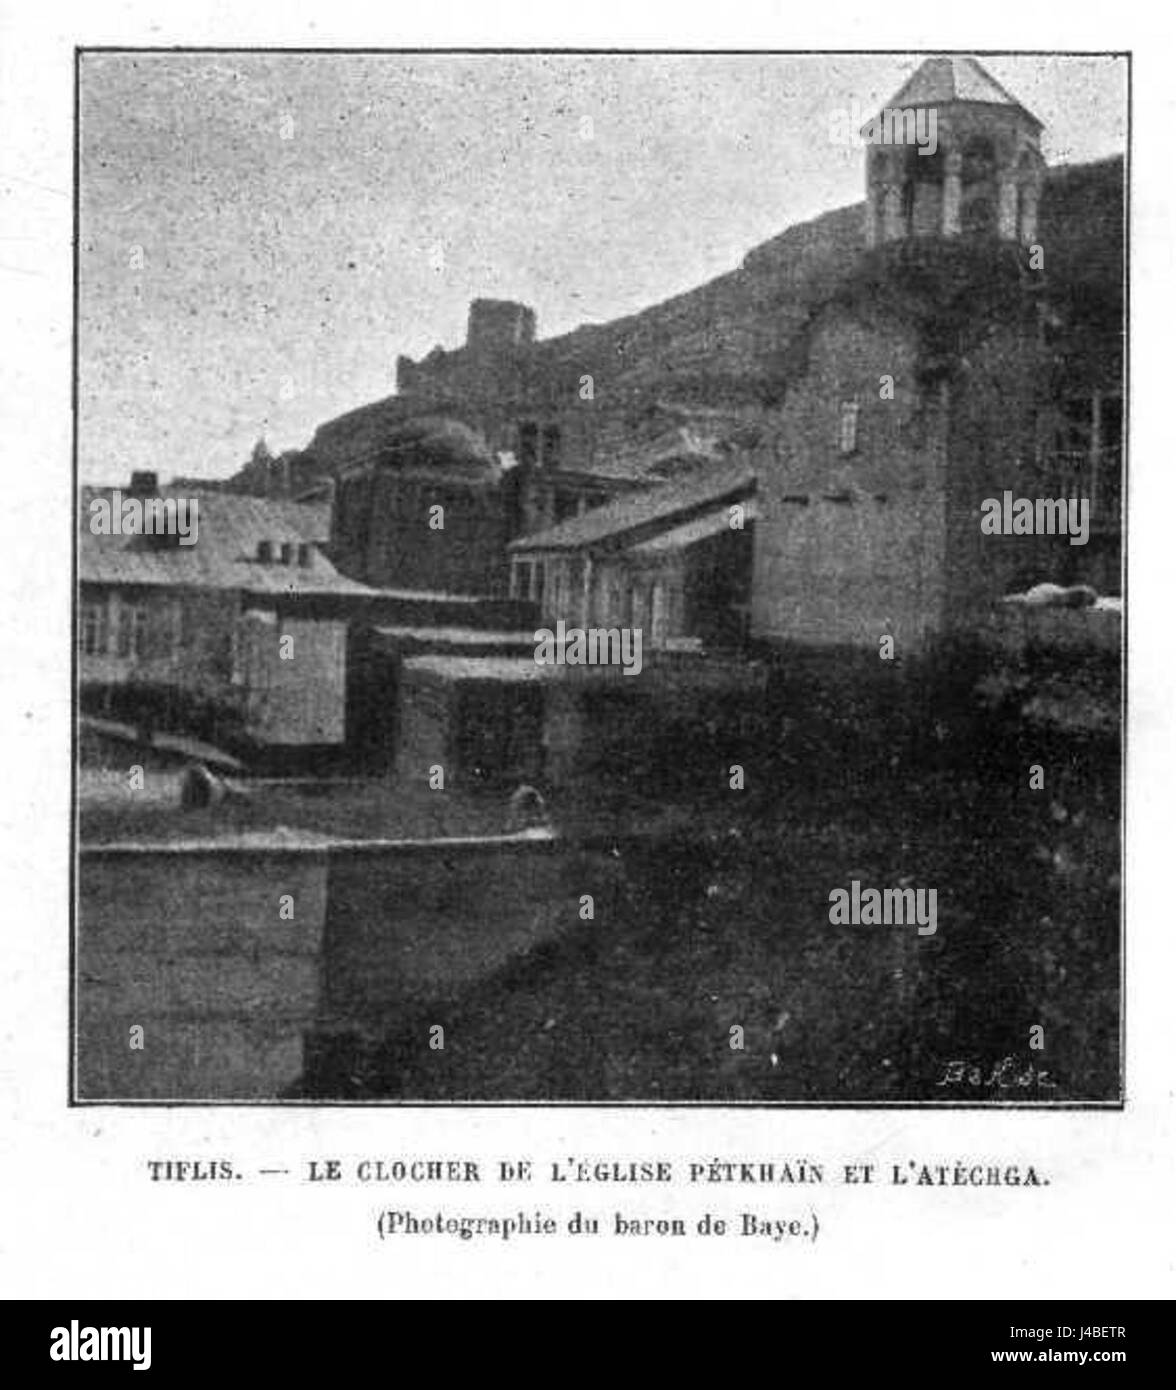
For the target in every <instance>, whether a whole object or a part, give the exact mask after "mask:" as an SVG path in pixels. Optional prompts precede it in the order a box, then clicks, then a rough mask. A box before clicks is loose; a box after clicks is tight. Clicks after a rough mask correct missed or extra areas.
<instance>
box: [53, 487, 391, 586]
mask: <svg viewBox="0 0 1176 1390" xmlns="http://www.w3.org/2000/svg"><path fill="white" fill-rule="evenodd" d="M116 492H120V493H121V494H122V498H123V500H124V501H125V500H126V499H127V498H128V497H129V496H130V494H129V492H128V491H127V490H126V489H121V488H95V487H86V488H83V489H82V491H81V498H80V507H79V515H78V533H79V547H78V574H79V578H80V579H81V581H82V582H83V583H88V584H120V585H168V586H172V587H180V588H192V589H239V590H243V591H246V592H249V593H253V594H274V595H279V594H288V595H295V596H296V595H299V594H308V595H309V594H333V595H356V596H359V595H369V594H371V592H372V591H371V590H370V589H368V588H367V587H366V586H365V585H363V584H357V583H355V582H354V581H353V580H350V579H345V578H344V577H343V576H342V575H341V574H340V573H339V572H338V570H336V569H335V567H334V565H332V564H331V562H330V561H329V560H328V559H327V558H326V556H325V555H323V554H322V552H321V551H320V550H319V549H318V542H319V541H320V540H321V538H323V537H324V536H326V535H327V534H328V533H329V529H330V522H329V509H328V508H326V507H322V506H317V505H308V504H305V503H299V502H280V501H272V500H270V499H268V498H262V497H248V496H241V495H239V494H234V493H228V492H216V491H211V492H202V491H197V490H177V489H175V488H170V487H166V488H160V489H159V490H158V492H157V493H154V494H153V496H158V497H160V498H161V499H164V500H166V499H168V498H174V499H175V500H176V501H177V502H180V501H183V502H186V503H188V504H191V503H192V502H196V503H197V504H198V508H197V511H196V521H197V525H196V527H195V532H194V534H195V537H196V540H195V543H194V544H192V545H180V544H176V545H168V546H166V547H161V546H158V545H154V544H152V538H151V537H150V536H140V535H95V534H94V533H93V531H92V530H91V527H90V519H91V516H92V515H93V513H92V511H91V504H92V503H93V502H95V501H98V500H99V499H102V498H105V499H106V500H107V501H108V502H110V503H111V505H112V506H113V505H114V501H115V499H114V494H115V493H116ZM261 541H269V542H270V543H271V544H272V546H273V554H274V557H275V558H274V560H273V561H272V562H271V563H263V562H262V561H260V560H259V559H258V545H259V543H260V542H261ZM283 544H290V545H292V546H294V547H295V548H297V546H299V545H309V546H310V556H309V560H310V563H309V564H307V565H299V564H297V563H293V564H283V563H281V562H280V559H279V558H278V557H279V556H280V554H281V547H282V545H283Z"/></svg>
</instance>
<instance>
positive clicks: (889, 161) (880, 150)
mask: <svg viewBox="0 0 1176 1390" xmlns="http://www.w3.org/2000/svg"><path fill="white" fill-rule="evenodd" d="M1041 130H1042V125H1041V122H1040V121H1039V120H1038V119H1037V118H1036V117H1035V116H1033V115H1032V114H1031V113H1030V112H1029V111H1027V110H1026V109H1025V108H1024V107H1023V106H1022V105H1021V104H1020V102H1018V101H1017V100H1016V99H1015V98H1014V97H1012V96H1011V95H1010V94H1009V93H1008V92H1006V91H1005V89H1004V88H1003V87H1002V86H1001V85H1000V83H999V82H997V81H996V79H995V78H994V77H992V76H991V75H990V74H989V73H987V72H986V71H985V70H984V68H983V67H981V65H980V64H979V63H978V62H977V61H976V60H975V59H974V58H956V57H951V58H928V59H927V61H926V62H924V63H922V64H921V65H920V67H919V68H918V70H917V71H916V72H915V73H914V74H913V75H912V77H911V78H910V79H909V80H908V81H907V82H906V84H905V85H904V86H903V87H902V88H901V89H900V90H899V92H898V93H897V94H896V95H895V96H893V97H892V98H891V99H890V101H889V103H888V104H887V105H886V107H885V108H884V109H883V110H882V111H881V112H879V114H878V115H877V116H875V117H874V118H873V120H871V121H868V122H867V123H866V125H865V126H863V127H862V129H861V132H860V134H861V136H862V138H863V140H865V141H866V142H867V146H868V148H867V154H866V244H867V245H868V246H876V245H878V244H879V243H882V242H890V241H903V240H906V239H908V238H911V237H959V236H985V237H994V238H998V239H1000V240H1002V241H1011V242H1020V243H1028V242H1031V241H1032V240H1033V239H1034V237H1035V236H1036V232H1037V201H1038V196H1039V194H1040V191H1041V185H1042V180H1043V178H1044V174H1045V161H1044V160H1043V159H1042V156H1041V150H1040V147H1039V138H1040V135H1041Z"/></svg>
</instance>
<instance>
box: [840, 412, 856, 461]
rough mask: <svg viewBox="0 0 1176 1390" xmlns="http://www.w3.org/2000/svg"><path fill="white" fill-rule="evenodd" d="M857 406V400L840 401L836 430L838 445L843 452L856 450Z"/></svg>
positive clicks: (850, 452) (847, 452)
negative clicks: (837, 427) (837, 428)
mask: <svg viewBox="0 0 1176 1390" xmlns="http://www.w3.org/2000/svg"><path fill="white" fill-rule="evenodd" d="M859 409H860V407H859V406H858V403H857V401H842V402H841V417H840V422H839V431H838V447H839V449H840V450H841V452H842V453H843V454H853V453H856V452H857V427H858V410H859Z"/></svg>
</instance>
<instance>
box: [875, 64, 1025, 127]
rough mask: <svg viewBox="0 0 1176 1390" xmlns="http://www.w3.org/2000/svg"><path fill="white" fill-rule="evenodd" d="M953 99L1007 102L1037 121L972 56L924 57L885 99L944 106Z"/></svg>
mask: <svg viewBox="0 0 1176 1390" xmlns="http://www.w3.org/2000/svg"><path fill="white" fill-rule="evenodd" d="M953 101H973V102H981V103H983V104H985V105H988V106H1011V107H1014V108H1015V109H1016V110H1018V111H1020V112H1022V114H1024V115H1025V116H1028V117H1029V119H1030V120H1031V121H1033V122H1034V124H1035V125H1037V126H1038V127H1039V128H1040V126H1041V122H1040V121H1039V120H1038V119H1037V117H1036V116H1034V115H1033V113H1032V112H1031V111H1029V110H1027V109H1026V108H1025V107H1024V106H1022V105H1021V103H1020V102H1019V101H1018V100H1017V99H1016V97H1014V96H1013V95H1012V94H1011V93H1010V92H1008V91H1007V90H1006V89H1005V88H1004V87H1002V86H1001V85H1000V83H999V82H998V81H997V80H996V78H995V77H993V75H992V74H991V73H990V72H988V71H987V69H985V68H983V67H982V66H981V65H980V64H979V63H978V62H977V61H976V59H975V58H967V57H959V56H952V57H943V58H928V59H926V61H925V62H922V63H920V64H919V66H918V68H917V69H916V70H915V71H914V73H912V74H911V76H910V77H909V78H908V79H907V80H906V82H905V83H904V84H903V86H902V87H901V88H900V89H899V91H898V92H897V93H896V94H895V95H894V96H892V97H891V98H890V100H889V102H887V106H889V107H896V106H898V107H903V106H940V105H943V106H946V105H947V104H948V103H950V102H953Z"/></svg>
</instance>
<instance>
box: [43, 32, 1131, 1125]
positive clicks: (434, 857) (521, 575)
mask: <svg viewBox="0 0 1176 1390" xmlns="http://www.w3.org/2000/svg"><path fill="white" fill-rule="evenodd" d="M1129 69H1130V59H1129V57H1128V56H1127V55H1126V54H1124V53H1112V52H1108V53H1090V52H1084V53H1071V52H1066V51H1058V52H1054V53H1043V52H1040V51H1035V52H1017V51H1014V50H1010V51H1000V52H990V51H987V50H984V51H979V52H963V51H947V52H938V51H923V52H919V51H916V52H909V53H898V52H892V51H877V52H866V51H863V52H853V53H848V52H833V51H830V52H817V51H804V52H789V51H779V52H760V51H754V52H753V51H744V52H739V51H725V52H718V51H717V52H681V51H672V50H670V49H667V50H666V51H660V52H657V51H642V52H638V51H577V50H571V49H567V50H557V49H549V50H542V49H535V50H531V51H517V50H502V51H461V50H453V51H432V52H430V51H419V50H396V49H392V48H388V49H384V50H353V51H343V50H331V51H326V50H323V51H313V50H286V51H282V50H278V49H240V50H228V49H197V48H193V49H173V50H152V49H134V48H127V49H118V48H81V49H80V50H79V51H78V52H77V55H76V130H75V136H76V176H77V182H76V188H75V190H74V197H75V217H76V237H77V245H76V285H75V306H74V307H75V333H76V336H75V344H74V349H75V353H74V389H75V393H76V416H75V483H76V554H75V602H74V619H75V624H74V626H75V653H74V665H73V674H74V688H73V702H74V703H73V709H74V744H73V762H74V777H73V786H74V796H73V800H74V828H73V845H74V855H73V858H74V874H75V902H74V911H73V926H72V952H71V968H72V980H71V992H72V1004H71V1037H72V1048H71V1057H70V1067H69V1071H70V1080H69V1089H70V1097H71V1101H72V1102H73V1103H74V1104H81V1105H87V1104H90V1103H103V1104H108V1103H112V1102H119V1103H131V1104H158V1103H164V1102H166V1103H173V1104H208V1103H239V1104H252V1105H258V1104H263V1105H275V1106H276V1105H282V1106H290V1105H297V1106H310V1105H340V1104H344V1103H346V1104H356V1103H366V1104H381V1103H383V1104H398V1105H403V1104H406V1103H418V1104H436V1103H448V1104H454V1103H460V1104H463V1105H468V1104H504V1103H517V1104H569V1103H571V1104H579V1105H599V1104H606V1105H643V1106H650V1105H687V1104H690V1105H699V1104H702V1105H706V1106H730V1107H735V1106H744V1107H772V1106H782V1107H783V1106H805V1107H847V1106H848V1107H874V1106H898V1107H914V1106H919V1107H949V1108H950V1107H968V1108H977V1109H983V1108H987V1107H1009V1106H1015V1107H1026V1108H1050V1107H1061V1108H1067V1107H1069V1108H1075V1109H1077V1108H1110V1109H1116V1108H1119V1107H1121V1105H1122V1104H1123V1101H1124V1095H1125V1091H1124V1086H1125V1061H1126V1058H1125V1050H1124V1046H1123V1028H1124V992H1123V960H1124V932H1123V902H1124V873H1123V824H1124V822H1123V759H1124V742H1125V740H1124V731H1125V714H1124V711H1125V681H1124V670H1125V662H1124V656H1125V647H1124V625H1125V622H1126V609H1125V600H1126V594H1125V587H1126V586H1125V583H1124V575H1125V554H1126V541H1127V537H1126V531H1125V517H1126V503H1127V498H1128V492H1129V483H1130V477H1131V469H1130V463H1129V451H1128V428H1127V421H1128V415H1129V411H1128V402H1129V394H1128V376H1127V373H1128V366H1129V363H1128V360H1127V350H1126V342H1127V339H1126V329H1127V315H1128V307H1129V306H1128V280H1127V265H1128V260H1127V245H1128V233H1129V225H1128V216H1127V211H1128V206H1129V197H1128V193H1129V189H1128V165H1127V159H1128V154H1129V146H1130V138H1129V137H1130V110H1129V82H1130V70H1129Z"/></svg>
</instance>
